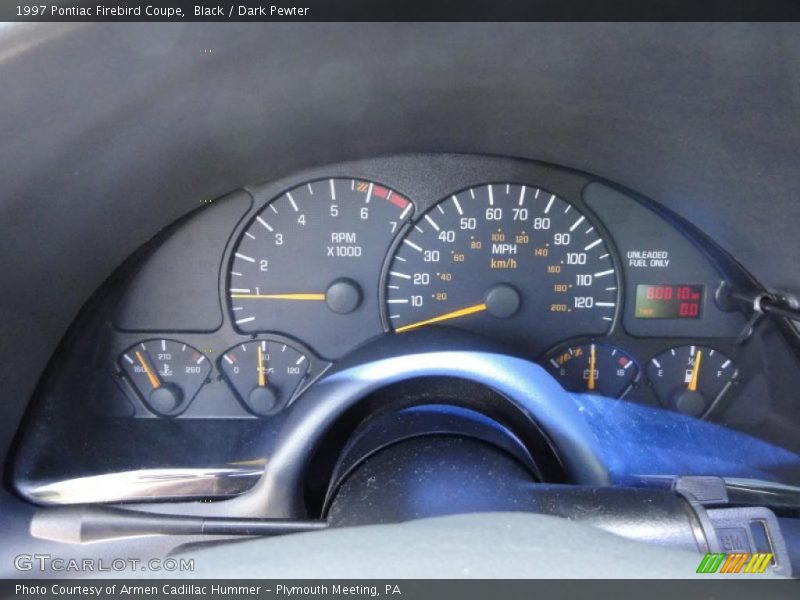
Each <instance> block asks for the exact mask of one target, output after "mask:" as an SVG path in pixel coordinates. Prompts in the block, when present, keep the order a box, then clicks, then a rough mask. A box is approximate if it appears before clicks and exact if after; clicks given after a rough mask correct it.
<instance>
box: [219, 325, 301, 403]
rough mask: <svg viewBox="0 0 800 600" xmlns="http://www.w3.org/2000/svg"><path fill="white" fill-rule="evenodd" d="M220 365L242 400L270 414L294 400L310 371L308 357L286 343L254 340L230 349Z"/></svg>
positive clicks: (223, 356)
mask: <svg viewBox="0 0 800 600" xmlns="http://www.w3.org/2000/svg"><path fill="white" fill-rule="evenodd" d="M220 366H221V368H222V372H223V373H224V374H225V378H226V379H227V380H228V383H230V385H231V387H232V388H233V389H234V391H235V392H236V395H237V396H238V397H239V399H240V400H241V401H242V403H243V404H244V405H245V406H246V407H247V408H248V409H249V410H250V411H251V412H253V413H254V414H256V415H259V416H267V415H271V414H274V413H276V412H278V411H279V410H280V409H281V408H283V407H284V406H286V404H287V403H288V402H289V400H291V398H292V395H293V394H294V392H295V390H297V387H298V386H299V385H300V383H301V382H302V381H303V378H304V377H305V375H306V371H308V359H307V357H306V355H305V354H303V353H302V352H300V351H299V350H296V349H295V348H292V347H291V346H289V345H288V344H284V343H283V342H278V341H273V340H269V341H268V340H254V341H252V342H247V343H245V344H240V345H238V346H234V347H233V348H231V349H230V350H228V351H227V352H226V353H225V354H223V355H222V358H221V359H220Z"/></svg>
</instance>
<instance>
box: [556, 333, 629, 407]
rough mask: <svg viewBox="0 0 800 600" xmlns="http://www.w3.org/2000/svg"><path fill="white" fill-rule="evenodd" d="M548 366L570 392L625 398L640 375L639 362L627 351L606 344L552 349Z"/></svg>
mask: <svg viewBox="0 0 800 600" xmlns="http://www.w3.org/2000/svg"><path fill="white" fill-rule="evenodd" d="M545 361H546V362H545V367H546V368H547V370H548V371H549V372H550V373H551V374H552V375H553V376H554V377H555V378H556V380H557V381H558V382H559V383H560V384H561V386H562V387H563V388H564V389H566V390H568V391H570V392H581V393H588V394H598V395H600V396H605V397H607V398H622V397H623V396H624V395H625V394H627V393H628V391H629V390H630V389H631V386H632V385H633V384H634V383H635V382H636V381H638V379H639V365H638V364H637V363H636V361H635V360H634V359H633V358H632V357H631V356H630V355H629V354H627V353H626V352H623V351H622V350H620V349H619V348H616V347H614V346H609V345H606V344H583V345H580V346H569V347H568V348H564V349H561V350H557V351H555V352H552V353H551V354H550V355H548V357H547V358H546V359H545Z"/></svg>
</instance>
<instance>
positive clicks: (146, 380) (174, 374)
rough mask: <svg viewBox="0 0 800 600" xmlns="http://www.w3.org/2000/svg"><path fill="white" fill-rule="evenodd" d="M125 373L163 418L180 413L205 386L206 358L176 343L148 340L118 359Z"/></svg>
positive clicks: (209, 368)
mask: <svg viewBox="0 0 800 600" xmlns="http://www.w3.org/2000/svg"><path fill="white" fill-rule="evenodd" d="M119 363H120V366H121V367H122V371H123V372H124V373H125V376H126V378H127V379H128V381H130V383H131V385H132V386H133V388H134V389H135V390H136V392H137V393H138V394H139V396H140V397H141V398H142V400H144V402H145V403H146V404H147V406H148V407H149V408H150V409H151V410H153V412H156V413H158V414H160V415H165V416H170V415H175V414H178V413H179V412H181V411H182V410H183V409H184V408H185V407H186V405H187V404H188V403H189V402H190V401H191V400H192V398H194V397H195V395H196V394H197V392H198V391H199V390H200V388H201V387H202V385H203V384H204V383H205V381H206V378H207V377H208V374H209V372H210V371H211V365H210V363H209V361H208V360H206V357H205V355H204V354H203V353H202V352H200V351H199V350H197V349H195V348H192V347H191V346H189V345H188V344H184V343H182V342H177V341H175V340H166V339H161V340H145V341H143V342H139V343H138V344H136V345H135V346H131V347H130V348H128V349H127V350H126V351H125V352H123V353H122V355H121V356H120V359H119Z"/></svg>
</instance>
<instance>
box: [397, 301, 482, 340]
mask: <svg viewBox="0 0 800 600" xmlns="http://www.w3.org/2000/svg"><path fill="white" fill-rule="evenodd" d="M485 310H486V304H475V305H474V306H468V307H466V308H459V309H458V310H454V311H452V312H449V313H445V314H443V315H439V316H438V317H433V318H431V319H425V320H424V321H417V322H416V323H410V324H409V325H403V326H402V327H398V328H397V329H395V333H403V332H404V331H409V330H410V329H416V328H417V327H424V326H425V325H433V324H434V323H441V322H442V321H449V320H450V319H457V318H459V317H466V316H467V315H473V314H475V313H479V312H483V311H485Z"/></svg>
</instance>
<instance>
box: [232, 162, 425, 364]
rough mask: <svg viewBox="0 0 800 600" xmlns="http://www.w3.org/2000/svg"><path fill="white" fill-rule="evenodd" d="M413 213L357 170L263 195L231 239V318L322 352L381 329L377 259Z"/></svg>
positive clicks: (247, 329) (337, 351) (331, 354)
mask: <svg viewBox="0 0 800 600" xmlns="http://www.w3.org/2000/svg"><path fill="white" fill-rule="evenodd" d="M413 212H414V206H413V205H412V203H411V202H410V201H409V200H408V199H407V198H405V197H404V196H402V195H401V194H399V193H397V192H396V191H394V190H391V189H389V188H388V187H385V186H382V185H379V184H377V183H374V182H371V181H362V180H357V179H342V178H333V179H324V180H319V181H311V182H308V183H304V184H302V185H300V186H297V187H294V188H292V189H290V190H288V191H287V192H285V193H283V194H282V195H280V196H278V197H277V198H275V199H273V200H271V201H269V202H268V203H267V204H266V205H265V206H264V207H263V208H261V209H260V210H259V211H258V212H257V214H256V215H255V216H254V217H253V218H252V219H251V220H250V222H249V223H248V224H247V225H246V227H245V229H244V231H243V232H242V234H241V236H240V238H239V241H238V242H237V244H236V246H235V247H234V248H233V252H232V256H231V263H230V269H229V273H228V278H227V284H228V286H227V288H228V289H227V293H228V298H229V302H230V310H231V316H232V319H233V323H234V325H235V327H236V328H237V329H238V330H239V331H240V332H242V333H251V334H252V333H259V332H280V333H284V334H286V335H289V336H292V337H295V338H297V339H300V340H302V341H304V342H305V343H306V344H308V345H310V346H311V347H313V348H314V349H315V350H316V351H317V352H318V353H319V354H320V355H322V356H323V357H325V358H338V357H339V356H341V355H342V354H344V353H345V352H347V351H348V350H350V349H352V348H353V347H355V346H356V345H357V344H359V343H361V342H364V341H366V340H368V339H369V338H370V337H373V336H376V335H380V334H382V333H384V326H383V323H382V322H381V310H380V300H379V293H378V291H379V289H378V288H379V284H378V282H379V281H380V273H381V268H382V266H383V262H384V259H385V257H386V254H387V253H388V252H389V247H390V245H391V242H392V240H393V238H394V237H395V235H396V234H397V233H399V232H400V231H401V229H402V228H403V225H404V223H405V222H406V221H407V220H408V219H410V218H411V216H412V214H413Z"/></svg>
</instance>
